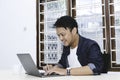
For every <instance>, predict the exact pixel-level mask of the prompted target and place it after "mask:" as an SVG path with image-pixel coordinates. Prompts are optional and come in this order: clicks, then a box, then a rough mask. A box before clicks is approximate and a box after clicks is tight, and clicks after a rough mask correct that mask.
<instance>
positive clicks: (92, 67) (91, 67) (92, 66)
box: [88, 63, 96, 71]
mask: <svg viewBox="0 0 120 80" xmlns="http://www.w3.org/2000/svg"><path fill="white" fill-rule="evenodd" d="M88 66H89V67H90V69H91V70H92V71H93V70H94V69H95V68H96V67H95V65H94V64H93V63H89V64H88Z"/></svg>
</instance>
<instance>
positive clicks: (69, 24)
mask: <svg viewBox="0 0 120 80" xmlns="http://www.w3.org/2000/svg"><path fill="white" fill-rule="evenodd" d="M54 27H55V28H59V27H63V28H65V29H67V28H68V29H70V31H72V29H73V28H74V27H75V28H76V29H77V33H78V24H77V22H76V20H75V19H74V18H72V17H70V16H62V17H60V18H58V19H57V21H56V22H55V24H54Z"/></svg>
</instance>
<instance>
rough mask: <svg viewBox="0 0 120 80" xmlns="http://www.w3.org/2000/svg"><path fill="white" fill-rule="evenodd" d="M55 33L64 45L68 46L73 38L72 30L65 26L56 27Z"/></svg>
mask: <svg viewBox="0 0 120 80" xmlns="http://www.w3.org/2000/svg"><path fill="white" fill-rule="evenodd" d="M56 33H57V35H58V37H59V39H60V40H61V41H62V43H63V44H64V46H70V45H71V43H72V39H73V34H72V32H70V30H69V29H68V28H67V29H65V28H63V27H60V28H56Z"/></svg>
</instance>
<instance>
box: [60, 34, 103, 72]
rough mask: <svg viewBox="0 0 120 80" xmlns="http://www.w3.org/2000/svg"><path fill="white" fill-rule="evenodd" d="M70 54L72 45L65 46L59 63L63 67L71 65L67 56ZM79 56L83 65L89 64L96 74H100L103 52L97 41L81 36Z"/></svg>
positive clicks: (78, 49)
mask: <svg viewBox="0 0 120 80" xmlns="http://www.w3.org/2000/svg"><path fill="white" fill-rule="evenodd" d="M69 54H70V46H67V47H66V46H64V47H63V53H62V56H61V59H60V60H59V62H58V63H59V65H60V66H61V67H63V68H67V67H69V64H68V60H67V56H68V55H69ZM76 54H77V58H78V61H79V62H80V64H81V65H82V66H87V65H88V66H89V67H90V68H91V70H92V71H93V73H94V74H100V73H101V72H102V68H103V60H102V53H101V50H100V47H99V45H98V44H97V42H95V41H93V40H91V39H87V38H85V37H82V36H79V44H78V48H77V52H76Z"/></svg>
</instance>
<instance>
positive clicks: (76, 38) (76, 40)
mask: <svg viewBox="0 0 120 80" xmlns="http://www.w3.org/2000/svg"><path fill="white" fill-rule="evenodd" d="M78 43H79V35H78V34H76V35H75V36H74V40H73V43H72V45H71V46H70V47H71V48H72V49H73V48H75V47H76V46H78Z"/></svg>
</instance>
